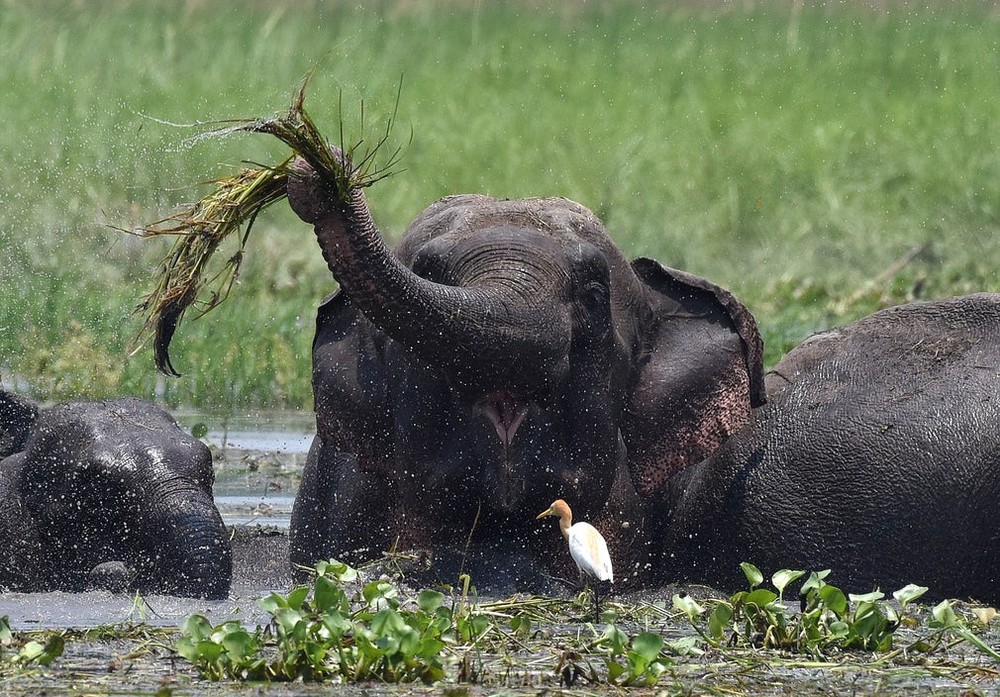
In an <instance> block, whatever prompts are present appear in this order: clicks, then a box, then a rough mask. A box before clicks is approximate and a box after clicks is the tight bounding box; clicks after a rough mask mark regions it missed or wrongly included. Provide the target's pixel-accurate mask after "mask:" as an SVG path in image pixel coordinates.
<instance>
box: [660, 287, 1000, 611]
mask: <svg viewBox="0 0 1000 697" xmlns="http://www.w3.org/2000/svg"><path fill="white" fill-rule="evenodd" d="M775 372H776V373H779V374H780V375H781V380H782V381H783V385H782V386H781V388H780V389H779V390H772V391H771V393H770V394H769V397H770V400H771V401H769V403H768V404H767V405H766V406H765V407H763V408H761V409H759V410H757V411H756V412H755V413H754V415H753V419H752V421H751V423H750V424H749V426H748V427H747V428H746V429H744V430H743V431H741V432H740V433H739V434H737V435H736V436H734V437H733V438H732V439H731V440H730V441H728V442H727V443H726V444H724V445H723V447H722V448H720V450H719V451H718V452H717V453H716V454H715V455H714V456H713V457H711V458H709V459H708V460H706V461H705V462H703V463H700V464H699V465H698V466H697V467H694V468H691V470H690V471H689V472H686V473H684V475H683V476H681V477H678V478H677V480H676V481H675V482H672V485H673V486H674V489H673V502H672V505H671V513H670V523H669V526H668V527H669V530H670V532H669V534H668V536H667V540H666V550H665V551H666V553H667V554H668V555H671V556H670V559H671V560H672V561H671V563H673V564H674V565H675V569H674V570H675V573H676V575H678V576H681V577H684V576H688V577H696V578H698V580H701V581H704V582H709V583H717V584H719V585H723V586H725V585H733V584H735V583H738V582H739V578H738V574H739V571H738V565H739V563H740V562H741V561H751V562H753V563H755V564H757V565H758V566H760V567H761V568H765V567H767V568H771V569H772V570H775V569H778V568H803V569H813V570H820V569H825V568H830V569H832V570H833V573H832V575H831V578H836V579H837V581H838V582H839V583H841V584H842V585H843V586H844V587H845V588H847V589H849V590H851V591H852V592H866V591H869V590H871V589H872V588H873V587H876V586H878V587H881V588H883V589H888V590H893V589H895V588H899V587H901V586H903V585H905V584H906V583H910V582H915V583H920V584H922V585H926V586H928V587H930V588H931V593H932V595H934V596H937V597H943V596H953V597H968V596H975V597H977V598H979V599H980V600H990V601H991V602H996V600H1000V592H998V586H997V583H996V581H997V580H1000V521H998V520H997V518H996V515H995V506H996V500H997V498H998V497H1000V433H998V432H997V429H996V427H995V424H996V423H997V421H998V420H1000V402H998V399H997V386H998V382H1000V295H995V294H977V295H971V296H964V297H960V298H952V299H948V300H942V301H937V302H929V303H913V304H910V305H905V306H900V307H894V308H889V309H887V310H883V311H881V312H879V313H876V314H874V315H872V316H870V317H867V318H865V319H863V320H860V321H858V322H856V323H854V324H851V325H848V326H846V327H843V328H841V329H839V330H835V331H833V332H828V333H826V334H824V335H823V336H822V338H821V339H820V340H819V341H812V342H806V343H804V344H803V345H802V346H801V347H800V348H799V349H797V350H796V351H793V352H792V353H790V354H789V356H788V357H787V358H786V359H785V360H783V361H782V362H781V363H779V364H778V365H777V366H776V368H775ZM709 550H710V551H711V555H709V553H708V552H709ZM929 559H933V560H934V563H933V564H929V563H927V562H928V560H929Z"/></svg>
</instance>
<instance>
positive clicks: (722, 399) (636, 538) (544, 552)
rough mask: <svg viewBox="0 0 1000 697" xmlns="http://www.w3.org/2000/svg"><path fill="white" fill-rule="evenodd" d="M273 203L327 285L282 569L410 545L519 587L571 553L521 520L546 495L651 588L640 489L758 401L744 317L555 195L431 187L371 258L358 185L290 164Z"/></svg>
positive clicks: (752, 327)
mask: <svg viewBox="0 0 1000 697" xmlns="http://www.w3.org/2000/svg"><path fill="white" fill-rule="evenodd" d="M288 195H289V201H290V203H291V205H292V208H293V209H294V210H295V211H296V213H297V214H298V215H299V216H300V217H301V218H302V219H303V220H304V221H306V222H308V223H311V224H313V225H314V226H315V231H316V235H317V238H318V241H319V245H320V247H321V249H322V252H323V255H324V257H325V258H326V260H327V263H328V265H329V267H330V270H331V272H332V273H333V275H334V277H335V278H336V280H337V281H338V282H339V284H340V290H339V292H338V293H337V294H335V295H333V296H332V297H330V298H329V299H328V300H327V301H326V302H325V303H324V304H323V305H322V307H321V308H320V311H319V315H318V319H317V328H316V337H315V341H314V344H313V388H314V393H315V408H316V416H317V431H318V435H317V438H316V440H315V442H314V444H313V447H312V449H311V452H310V454H309V458H308V461H307V464H306V468H305V472H304V476H303V481H302V486H301V489H300V491H299V493H298V496H297V498H296V502H295V508H294V512H293V516H292V527H291V541H290V542H291V550H292V551H291V556H292V561H293V562H295V563H298V564H305V565H311V564H312V563H313V562H315V561H316V560H317V559H321V558H328V557H331V556H333V557H341V558H344V559H348V560H353V561H360V560H363V559H366V558H371V557H377V556H379V555H380V554H381V553H382V552H383V551H385V550H387V549H389V548H392V547H395V548H398V549H410V548H428V549H431V550H432V551H435V552H436V553H437V554H438V558H439V559H440V558H443V557H446V556H447V555H448V554H452V555H453V560H454V562H455V570H456V571H457V569H458V567H460V566H464V569H465V570H467V571H472V572H473V579H474V580H475V581H476V582H477V583H479V584H480V587H483V586H488V585H493V586H494V587H505V586H506V587H510V586H514V587H526V586H527V587H530V586H531V584H533V583H535V582H536V581H537V580H538V579H539V571H540V570H546V569H548V570H550V571H551V570H553V568H554V567H560V568H559V569H558V570H559V571H560V572H563V573H565V572H567V571H568V570H569V569H570V568H571V566H572V563H571V561H570V559H569V556H568V555H567V554H566V553H565V549H563V547H562V544H561V540H559V539H558V536H557V535H551V534H549V533H551V530H548V529H546V528H541V527H540V526H539V525H538V524H537V523H536V521H535V515H536V514H537V512H538V511H539V510H542V509H543V508H545V507H546V506H548V505H549V503H551V501H552V500H554V499H557V498H564V499H566V500H567V501H569V502H571V504H572V506H573V509H574V511H576V512H577V513H578V514H579V515H580V516H581V517H582V518H583V519H586V520H589V521H591V522H593V523H594V524H595V525H596V526H597V527H598V528H600V529H601V530H602V532H603V533H604V534H605V536H606V537H607V538H608V543H609V546H610V548H611V552H612V556H613V557H614V559H615V568H616V572H617V573H616V580H617V582H618V585H619V587H621V586H622V585H625V586H627V585H629V584H630V583H637V582H638V583H648V582H652V581H655V580H656V578H657V573H658V569H656V568H654V567H653V566H651V565H650V563H649V562H650V559H651V558H652V557H651V553H652V552H653V550H655V549H656V545H657V541H656V540H655V539H654V536H653V533H654V531H655V530H656V528H655V526H652V525H647V521H648V520H650V516H651V515H652V516H653V517H655V516H656V515H657V513H656V509H657V501H656V498H655V496H653V494H654V493H656V492H659V491H660V490H661V488H662V486H663V483H664V482H665V481H666V480H667V479H668V478H669V477H670V476H671V474H672V473H674V472H675V471H678V470H680V469H682V468H684V467H685V466H687V465H689V464H691V463H695V462H698V461H700V460H702V459H703V458H704V457H706V456H707V455H708V454H710V453H711V452H712V451H713V450H715V448H716V447H718V445H719V444H720V443H722V442H723V441H724V440H725V439H726V438H727V437H728V436H729V435H730V434H731V433H733V432H734V431H736V430H737V429H738V428H740V427H741V426H742V425H743V424H744V423H745V422H746V420H747V419H748V417H749V415H750V410H751V408H752V407H753V406H757V405H759V404H760V403H761V402H762V401H763V376H762V368H761V341H760V337H759V335H758V332H757V326H756V323H755V322H754V319H753V317H752V316H751V315H750V314H749V312H747V311H746V309H745V308H744V307H743V306H742V305H741V304H740V303H738V302H737V301H736V300H735V299H734V298H733V297H732V296H731V295H730V294H729V293H728V292H726V291H724V290H722V289H721V288H718V287H717V286H715V285H713V284H711V283H709V282H708V281H705V280H703V279H701V278H697V277H695V276H691V275H689V274H686V273H683V272H680V271H676V270H673V269H669V268H665V267H664V266H661V265H660V264H658V263H657V262H655V261H652V260H650V259H637V260H635V261H633V262H632V263H631V264H630V263H629V262H628V261H627V260H626V259H625V257H624V256H623V254H622V253H621V252H620V251H619V250H618V249H617V248H616V247H615V245H614V243H613V242H612V240H611V238H610V236H609V235H608V233H607V231H606V230H605V228H604V226H603V225H602V224H601V223H600V221H599V220H598V219H597V218H596V217H595V216H594V215H593V214H592V213H591V212H590V211H588V210H587V209H586V208H584V207H583V206H581V205H579V204H576V203H573V202H571V201H568V200H565V199H528V200H513V201H508V200H497V199H493V198H489V197H486V196H477V195H463V196H453V197H449V198H445V199H442V200H440V201H438V202H436V203H434V204H433V205H431V206H430V207H429V208H428V209H427V210H425V211H424V212H423V213H422V214H421V215H420V216H419V217H418V218H417V219H416V220H415V221H414V222H413V223H412V224H411V225H410V227H409V228H408V230H407V231H406V232H405V233H404V235H403V237H402V239H401V240H400V242H399V244H398V246H397V247H396V248H395V250H394V251H390V250H389V248H388V247H387V246H386V245H385V243H384V241H383V239H382V237H381V235H380V233H379V231H378V230H377V229H376V227H375V224H374V222H373V221H372V218H371V214H370V212H369V209H368V206H367V203H366V201H365V198H364V196H363V194H362V193H361V190H360V189H355V190H354V191H353V192H351V195H350V200H349V201H348V203H346V204H337V203H334V199H333V197H332V195H331V194H330V192H329V190H328V189H327V188H326V185H325V184H324V183H323V182H322V181H321V180H320V178H319V177H318V176H317V175H316V174H315V173H314V172H313V171H312V170H311V169H309V168H308V166H307V165H305V164H304V163H301V162H300V163H299V164H298V169H297V173H294V174H293V175H292V177H291V178H290V181H289V184H288ZM446 578H447V580H449V581H452V582H453V581H454V580H455V577H454V576H447V577H446Z"/></svg>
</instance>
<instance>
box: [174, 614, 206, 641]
mask: <svg viewBox="0 0 1000 697" xmlns="http://www.w3.org/2000/svg"><path fill="white" fill-rule="evenodd" d="M180 629H181V634H183V635H184V636H188V637H191V639H192V640H193V641H195V642H199V641H203V640H204V639H207V638H208V637H210V636H212V631H213V627H212V623H211V622H209V621H208V620H207V619H205V617H204V616H203V615H198V614H194V615H188V616H187V617H186V618H185V619H184V621H183V622H181V627H180Z"/></svg>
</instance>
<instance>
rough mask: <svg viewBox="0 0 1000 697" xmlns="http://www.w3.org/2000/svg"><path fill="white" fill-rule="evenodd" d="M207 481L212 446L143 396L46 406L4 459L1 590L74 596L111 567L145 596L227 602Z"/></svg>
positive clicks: (224, 564)
mask: <svg viewBox="0 0 1000 697" xmlns="http://www.w3.org/2000/svg"><path fill="white" fill-rule="evenodd" d="M213 477H214V475H213V470H212V459H211V453H210V452H209V450H208V448H207V447H206V446H205V445H204V444H203V443H201V442H200V441H198V440H197V439H195V438H192V437H191V436H189V435H187V434H186V433H184V432H183V431H182V430H181V429H180V428H179V427H178V426H177V424H176V422H175V421H174V420H173V418H172V417H171V416H170V415H169V414H167V413H166V412H164V411H163V410H161V409H159V408H158V407H156V406H154V405H152V404H150V403H148V402H145V401H142V400H139V399H134V398H126V399H118V400H114V401H109V402H81V403H73V404H65V405H61V406H57V407H54V408H52V409H48V410H44V411H42V412H41V414H40V415H39V416H38V419H37V421H35V423H34V424H33V427H32V429H31V435H30V437H29V438H28V440H27V442H26V443H25V446H24V450H23V451H21V452H18V453H15V454H13V455H10V456H9V457H7V458H5V459H4V460H2V461H0V539H2V540H4V543H3V545H0V588H6V589H9V590H19V591H51V590H64V591H81V590H86V589H88V588H90V587H92V586H94V585H100V584H101V582H102V581H101V579H102V578H104V577H107V576H108V575H109V574H110V576H111V579H112V581H111V582H113V583H116V584H117V583H123V584H124V585H125V586H126V587H129V588H134V589H136V590H139V591H140V592H143V593H168V594H173V595H180V596H194V597H205V598H222V597H226V596H227V595H228V593H229V584H230V581H231V578H232V560H231V552H230V547H229V538H228V536H227V534H226V529H225V526H224V525H223V523H222V519H221V517H220V516H219V512H218V510H217V509H216V507H215V503H214V501H213V499H212V482H213ZM122 575H124V577H125V578H121V576H122ZM116 577H117V578H116ZM104 582H108V581H107V580H106V579H105V581H104Z"/></svg>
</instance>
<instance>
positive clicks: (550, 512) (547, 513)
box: [535, 507, 552, 520]
mask: <svg viewBox="0 0 1000 697" xmlns="http://www.w3.org/2000/svg"><path fill="white" fill-rule="evenodd" d="M547 515H552V508H551V507H549V508H546V509H545V510H544V511H542V512H541V513H539V514H538V515H536V516H535V520H541V519H542V518H544V517H545V516H547Z"/></svg>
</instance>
